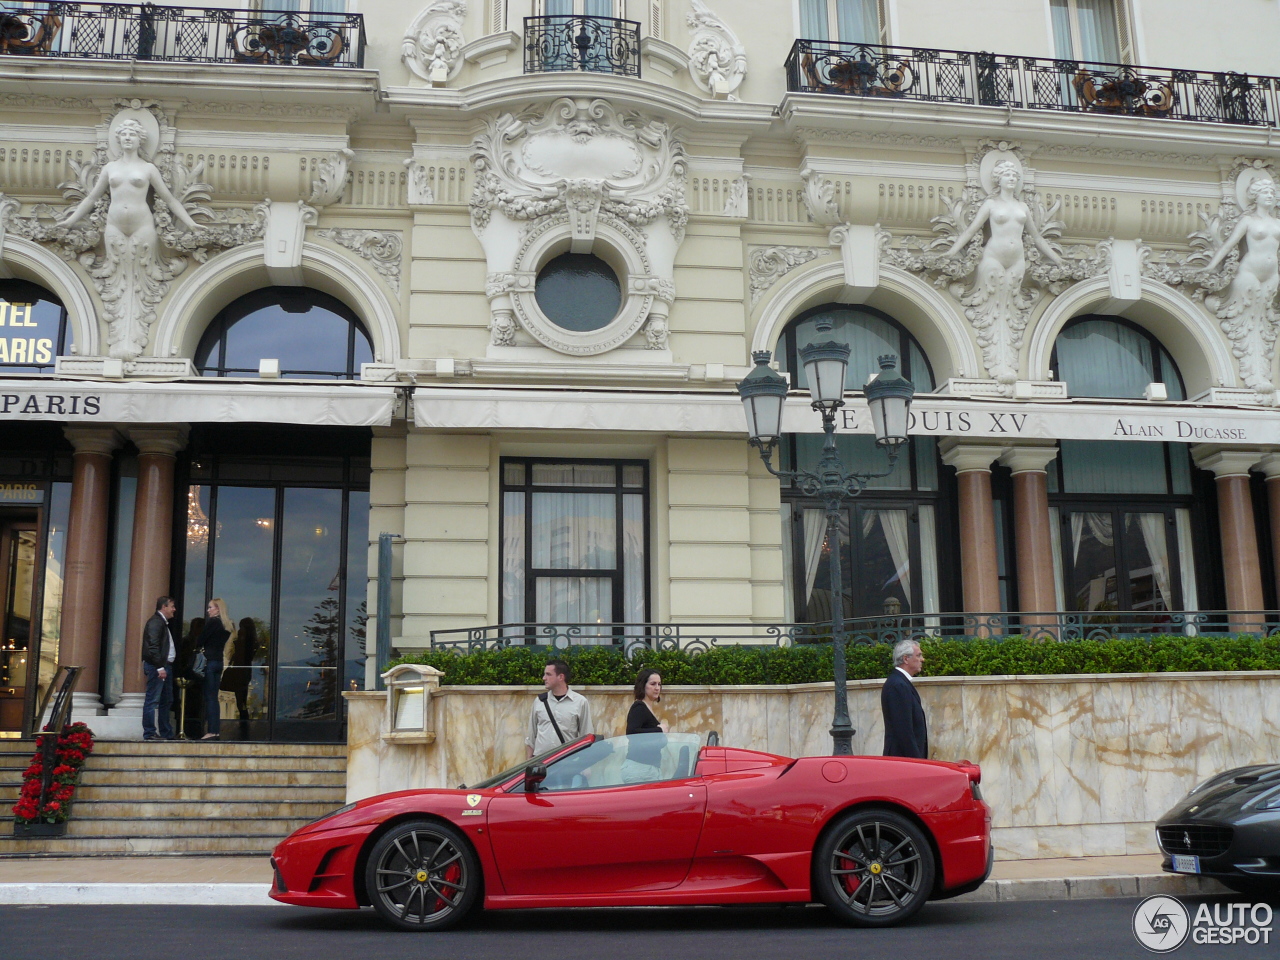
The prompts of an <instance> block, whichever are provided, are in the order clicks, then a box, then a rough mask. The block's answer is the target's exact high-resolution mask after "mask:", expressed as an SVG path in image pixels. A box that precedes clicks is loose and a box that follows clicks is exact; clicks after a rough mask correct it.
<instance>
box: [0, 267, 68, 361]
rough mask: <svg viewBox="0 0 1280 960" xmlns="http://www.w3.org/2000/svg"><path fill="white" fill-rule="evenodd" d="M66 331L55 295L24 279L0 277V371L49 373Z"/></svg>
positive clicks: (63, 309) (63, 317) (62, 346)
mask: <svg viewBox="0 0 1280 960" xmlns="http://www.w3.org/2000/svg"><path fill="white" fill-rule="evenodd" d="M66 335H67V311H66V309H65V308H64V307H63V306H62V302H61V301H60V300H59V299H58V298H57V297H55V296H54V295H53V294H51V293H50V292H49V291H48V290H45V289H43V288H41V287H37V286H36V285H35V284H34V283H27V282H26V281H24V280H0V371H3V372H4V373H52V372H53V369H54V364H55V363H56V362H57V358H58V355H59V354H60V353H63V352H64V347H65V346H66V344H65V340H66Z"/></svg>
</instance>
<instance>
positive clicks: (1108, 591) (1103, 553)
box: [1065, 511, 1120, 610]
mask: <svg viewBox="0 0 1280 960" xmlns="http://www.w3.org/2000/svg"><path fill="white" fill-rule="evenodd" d="M1067 522H1068V523H1069V524H1070V530H1071V541H1070V543H1068V544H1065V546H1066V548H1067V550H1068V552H1069V554H1070V557H1071V582H1070V583H1069V584H1068V585H1067V592H1068V597H1067V603H1068V605H1069V607H1070V609H1072V610H1118V609H1119V606H1120V602H1119V601H1120V598H1119V593H1118V589H1117V583H1116V550H1115V535H1114V532H1113V531H1112V515H1111V514H1110V513H1094V512H1084V511H1073V512H1070V513H1068V514H1067Z"/></svg>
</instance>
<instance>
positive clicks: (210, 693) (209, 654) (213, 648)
mask: <svg viewBox="0 0 1280 960" xmlns="http://www.w3.org/2000/svg"><path fill="white" fill-rule="evenodd" d="M205 612H206V613H207V614H208V615H209V616H208V619H206V620H205V622H204V629H203V630H201V631H200V640H199V646H200V649H202V650H203V651H204V658H205V661H206V665H205V668H204V736H203V737H201V738H200V739H201V740H217V739H218V736H219V734H220V733H221V730H222V711H221V709H220V707H219V706H218V686H219V681H220V680H221V679H222V663H223V650H225V649H226V646H227V641H228V640H229V639H231V631H232V630H233V629H234V627H235V625H234V624H233V623H232V622H231V616H230V615H229V614H228V613H227V604H226V602H225V601H224V600H223V599H222V598H221V597H214V598H213V599H212V600H210V601H209V606H208V607H207V608H206V610H205Z"/></svg>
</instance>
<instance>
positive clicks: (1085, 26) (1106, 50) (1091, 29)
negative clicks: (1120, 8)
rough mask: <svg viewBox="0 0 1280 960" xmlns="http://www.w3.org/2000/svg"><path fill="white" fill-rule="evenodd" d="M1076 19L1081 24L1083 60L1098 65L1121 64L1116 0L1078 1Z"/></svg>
mask: <svg viewBox="0 0 1280 960" xmlns="http://www.w3.org/2000/svg"><path fill="white" fill-rule="evenodd" d="M1121 2H1123V0H1121ZM1076 18H1077V19H1078V20H1079V22H1080V45H1081V47H1083V50H1082V53H1083V54H1084V57H1083V59H1085V60H1090V61H1093V62H1097V63H1117V62H1119V60H1120V38H1119V37H1118V36H1117V35H1116V8H1115V2H1114V0H1076Z"/></svg>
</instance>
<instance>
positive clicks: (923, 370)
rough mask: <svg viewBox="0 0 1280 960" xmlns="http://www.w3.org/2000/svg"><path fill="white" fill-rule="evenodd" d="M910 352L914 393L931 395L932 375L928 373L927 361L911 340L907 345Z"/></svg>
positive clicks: (922, 352)
mask: <svg viewBox="0 0 1280 960" xmlns="http://www.w3.org/2000/svg"><path fill="white" fill-rule="evenodd" d="M909 349H910V350H911V383H912V385H913V386H914V387H915V388H916V393H933V374H932V373H930V372H929V361H928V360H927V359H925V355H924V351H923V350H921V349H920V347H919V346H918V345H917V344H916V342H915V341H914V340H912V341H911V342H910V344H909Z"/></svg>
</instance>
